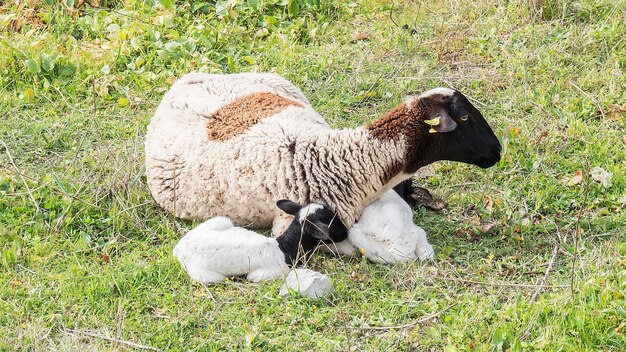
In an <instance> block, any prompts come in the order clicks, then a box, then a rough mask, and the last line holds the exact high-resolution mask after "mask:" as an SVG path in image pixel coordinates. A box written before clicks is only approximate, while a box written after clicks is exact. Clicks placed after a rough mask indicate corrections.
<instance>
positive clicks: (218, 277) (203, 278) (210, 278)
mask: <svg viewBox="0 0 626 352" xmlns="http://www.w3.org/2000/svg"><path fill="white" fill-rule="evenodd" d="M189 277H191V278H192V279H194V280H196V281H199V282H202V283H203V284H207V285H208V284H214V283H217V282H223V281H224V279H226V276H224V275H222V274H220V273H218V272H215V271H203V272H197V273H196V272H190V273H189Z"/></svg>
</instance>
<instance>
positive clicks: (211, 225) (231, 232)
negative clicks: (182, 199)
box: [173, 200, 348, 284]
mask: <svg viewBox="0 0 626 352" xmlns="http://www.w3.org/2000/svg"><path fill="white" fill-rule="evenodd" d="M277 206H278V207H279V208H280V209H282V210H283V211H285V212H287V213H288V214H291V215H294V216H295V219H294V220H293V222H292V223H291V225H290V226H289V228H288V229H287V230H286V231H285V233H283V234H282V235H281V236H278V237H277V238H275V239H274V238H268V237H265V236H263V235H260V234H258V233H256V232H253V231H250V230H246V229H244V228H241V227H235V226H234V225H233V223H232V221H231V220H230V219H228V218H226V217H221V216H220V217H216V218H213V219H210V220H207V221H205V222H204V223H202V224H201V225H199V226H197V227H196V228H194V229H192V230H191V231H189V233H187V234H186V235H185V236H184V237H183V238H182V239H181V240H180V241H179V242H178V244H177V245H176V247H174V251H173V253H174V256H176V257H177V258H178V260H179V262H180V263H181V265H182V266H183V267H184V268H185V270H186V271H187V273H188V274H189V276H190V277H191V278H192V279H193V280H196V281H200V282H203V283H206V284H209V283H215V282H220V281H224V279H225V278H226V277H228V276H241V275H246V274H247V279H248V280H250V281H252V282H259V281H262V280H272V279H275V278H277V277H280V276H282V275H284V274H286V273H287V271H288V270H289V265H291V264H297V263H298V262H299V261H301V260H302V259H303V258H304V257H305V256H306V254H307V253H309V252H311V251H312V250H313V249H314V248H315V247H316V246H317V245H318V244H320V243H322V242H324V243H329V244H331V243H332V242H334V241H337V242H340V241H343V240H345V239H346V237H347V236H348V233H347V229H346V227H345V226H344V225H343V224H342V223H341V221H340V220H339V218H337V217H336V214H335V213H334V212H332V211H331V210H330V208H328V207H327V206H324V205H321V204H309V205H307V206H301V205H299V204H297V203H294V202H291V201H288V200H281V201H278V202H277Z"/></svg>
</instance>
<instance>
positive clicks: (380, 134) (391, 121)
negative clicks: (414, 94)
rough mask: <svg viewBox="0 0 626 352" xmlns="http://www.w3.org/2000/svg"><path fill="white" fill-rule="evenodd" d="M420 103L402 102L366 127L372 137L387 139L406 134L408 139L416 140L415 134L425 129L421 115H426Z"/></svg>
mask: <svg viewBox="0 0 626 352" xmlns="http://www.w3.org/2000/svg"><path fill="white" fill-rule="evenodd" d="M418 105H419V104H412V106H409V105H408V104H407V103H402V104H400V105H398V106H396V107H395V108H393V109H392V110H391V111H389V112H388V113H386V114H385V115H383V117H381V118H380V119H378V120H376V121H374V122H372V123H371V124H369V125H368V126H367V127H366V129H367V131H369V133H370V134H371V135H372V137H374V138H376V139H379V140H382V141H387V140H390V139H396V138H399V137H400V136H405V137H406V138H407V140H408V141H412V140H414V137H415V136H414V134H419V135H421V133H420V132H419V131H420V130H421V129H423V124H421V123H420V121H419V120H420V117H421V116H423V115H424V112H423V110H422V109H421V108H420V107H419V106H418Z"/></svg>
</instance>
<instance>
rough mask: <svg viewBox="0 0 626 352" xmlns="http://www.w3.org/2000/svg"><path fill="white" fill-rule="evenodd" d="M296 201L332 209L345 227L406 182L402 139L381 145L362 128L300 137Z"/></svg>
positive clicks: (297, 148) (400, 137)
mask: <svg viewBox="0 0 626 352" xmlns="http://www.w3.org/2000/svg"><path fill="white" fill-rule="evenodd" d="M294 147H295V148H294V154H295V162H294V166H295V169H294V172H295V175H294V176H295V177H296V179H297V180H298V183H297V184H301V185H306V186H305V187H297V189H295V192H297V198H298V199H299V201H300V202H303V203H305V204H306V203H309V202H319V203H324V204H327V205H329V206H330V207H331V208H333V210H335V211H336V212H337V213H338V214H339V216H340V218H341V220H342V221H343V223H344V224H345V225H346V226H347V227H348V228H349V227H351V226H352V224H354V223H355V222H356V221H357V220H358V218H359V217H360V216H361V213H362V211H363V209H364V208H365V207H366V206H368V205H369V204H370V203H372V202H373V201H375V200H376V199H378V198H379V197H380V195H381V194H382V193H384V192H386V191H387V190H389V189H391V188H392V187H393V186H395V185H396V184H397V183H399V182H401V181H402V180H404V179H405V178H407V177H409V175H408V174H404V173H403V169H404V163H405V161H404V158H405V154H406V149H407V146H406V143H405V137H403V136H398V137H397V138H395V139H389V140H381V139H378V138H375V137H373V136H372V134H371V133H370V132H369V131H368V130H367V129H365V128H362V127H361V128H357V129H352V130H348V129H346V130H330V129H329V130H327V131H325V132H323V133H320V132H319V131H316V133H315V135H313V134H306V133H305V134H302V135H300V138H299V139H298V140H297V142H296V143H294Z"/></svg>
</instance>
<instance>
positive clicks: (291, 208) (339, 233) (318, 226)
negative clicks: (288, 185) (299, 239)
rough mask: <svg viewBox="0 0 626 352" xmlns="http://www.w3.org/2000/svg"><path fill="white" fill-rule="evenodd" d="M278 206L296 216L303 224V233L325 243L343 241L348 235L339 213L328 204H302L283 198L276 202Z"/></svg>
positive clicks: (300, 223)
mask: <svg viewBox="0 0 626 352" xmlns="http://www.w3.org/2000/svg"><path fill="white" fill-rule="evenodd" d="M276 205H277V206H278V208H280V209H281V210H282V211H284V212H285V213H287V214H290V215H293V216H295V217H296V219H295V220H294V222H295V221H297V222H298V224H299V225H300V226H301V231H302V233H306V234H307V235H310V236H311V237H313V238H314V239H316V240H319V241H321V242H324V243H331V242H341V241H343V240H345V239H346V238H347V237H348V229H347V228H346V226H345V225H344V224H343V222H341V220H340V219H339V217H338V216H337V214H336V213H335V212H334V211H332V210H331V209H330V208H329V207H328V206H326V205H322V204H318V203H311V204H309V205H305V206H303V205H300V204H298V203H296V202H293V201H290V200H287V199H283V200H279V201H278V202H276Z"/></svg>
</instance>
